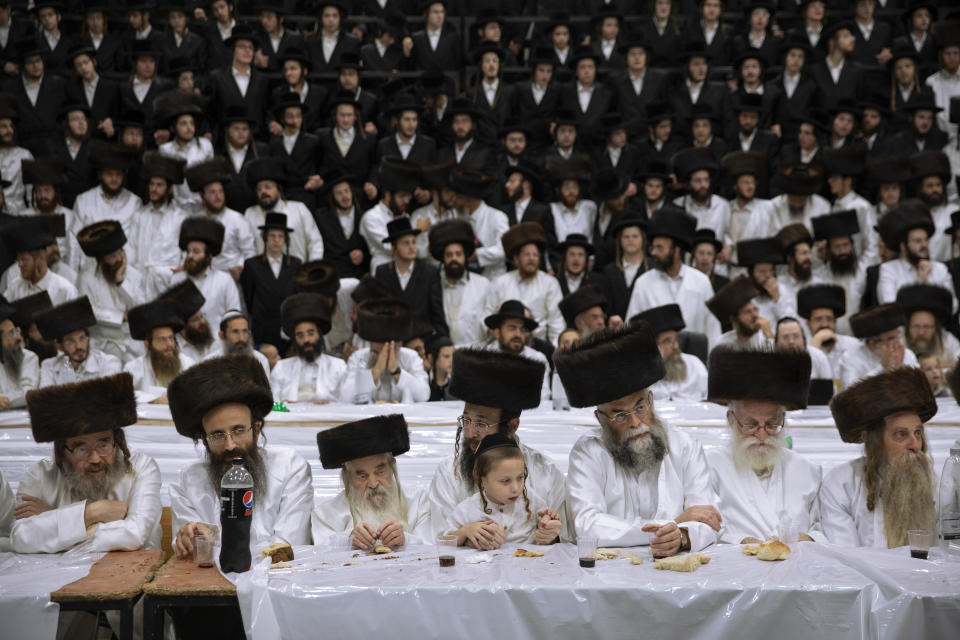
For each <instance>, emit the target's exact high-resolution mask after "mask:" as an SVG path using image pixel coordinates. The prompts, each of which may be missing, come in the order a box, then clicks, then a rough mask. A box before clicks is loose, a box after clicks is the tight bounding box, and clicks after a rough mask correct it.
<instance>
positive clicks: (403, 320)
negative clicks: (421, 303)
mask: <svg viewBox="0 0 960 640" xmlns="http://www.w3.org/2000/svg"><path fill="white" fill-rule="evenodd" d="M411 322H412V318H411V314H410V307H409V306H408V305H407V303H406V302H403V301H402V300H396V299H393V298H381V299H378V300H367V301H366V302H363V303H361V304H360V305H358V306H357V335H359V336H360V337H361V338H362V339H364V340H366V341H367V342H369V343H370V346H369V347H366V348H363V349H357V350H356V351H354V352H353V355H351V356H350V359H349V360H348V361H347V375H346V378H345V379H344V381H343V384H342V385H341V387H340V402H347V403H351V404H373V403H376V402H380V401H383V402H403V403H404V404H406V403H409V402H426V401H427V400H429V399H430V380H429V379H428V378H427V372H426V371H425V370H424V368H423V360H421V359H420V355H419V354H418V353H417V352H416V351H414V350H413V349H408V348H406V347H403V346H401V345H402V344H403V340H406V339H407V338H408V337H409V336H410V327H411ZM327 328H328V330H329V322H328V323H327Z"/></svg>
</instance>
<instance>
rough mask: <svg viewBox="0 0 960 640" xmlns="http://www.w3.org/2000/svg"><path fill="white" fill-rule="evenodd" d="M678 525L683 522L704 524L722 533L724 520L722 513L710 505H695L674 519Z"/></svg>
mask: <svg viewBox="0 0 960 640" xmlns="http://www.w3.org/2000/svg"><path fill="white" fill-rule="evenodd" d="M674 521H676V522H677V524H679V523H681V522H702V523H704V524H706V525H709V526H710V528H711V529H713V530H714V531H720V527H721V526H723V518H722V517H720V513H719V512H718V511H717V510H716V509H714V508H713V507H711V506H710V505H708V504H705V505H694V506H692V507H690V508H689V509H687V510H686V511H684V512H683V513H681V514H680V515H679V516H677V517H676V518H674Z"/></svg>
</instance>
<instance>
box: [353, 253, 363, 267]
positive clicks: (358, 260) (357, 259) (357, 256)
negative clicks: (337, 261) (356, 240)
mask: <svg viewBox="0 0 960 640" xmlns="http://www.w3.org/2000/svg"><path fill="white" fill-rule="evenodd" d="M350 262H351V264H353V265H354V266H356V267H359V266H360V265H361V264H362V263H363V251H361V250H360V249H354V250H353V251H351V252H350Z"/></svg>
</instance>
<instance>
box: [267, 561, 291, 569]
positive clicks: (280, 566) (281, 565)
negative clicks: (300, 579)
mask: <svg viewBox="0 0 960 640" xmlns="http://www.w3.org/2000/svg"><path fill="white" fill-rule="evenodd" d="M270 568H271V569H292V568H293V565H292V564H290V563H289V562H274V563H273V564H272V565H270Z"/></svg>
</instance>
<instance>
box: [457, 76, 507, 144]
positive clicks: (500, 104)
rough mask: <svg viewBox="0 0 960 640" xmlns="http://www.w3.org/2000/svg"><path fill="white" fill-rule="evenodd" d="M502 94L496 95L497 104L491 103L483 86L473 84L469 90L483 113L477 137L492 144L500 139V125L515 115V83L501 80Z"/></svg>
mask: <svg viewBox="0 0 960 640" xmlns="http://www.w3.org/2000/svg"><path fill="white" fill-rule="evenodd" d="M499 91H500V95H499V96H495V98H494V100H495V104H490V102H489V101H488V100H487V94H486V93H485V92H484V91H483V89H482V88H480V87H477V86H473V87H471V88H470V89H469V90H468V91H467V97H469V98H470V99H471V100H472V101H473V104H474V106H475V107H476V108H477V109H478V110H479V111H480V113H482V114H483V117H482V118H480V120H479V121H478V122H477V137H478V138H480V139H481V140H483V141H484V142H485V143H487V144H490V145H496V144H497V141H498V140H499V139H500V127H501V126H503V124H504V123H505V122H506V121H507V118H509V117H510V116H511V115H513V112H512V107H513V104H514V102H515V100H514V97H513V91H514V87H513V85H509V84H506V83H505V82H503V81H502V80H501V81H500V89H499Z"/></svg>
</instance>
